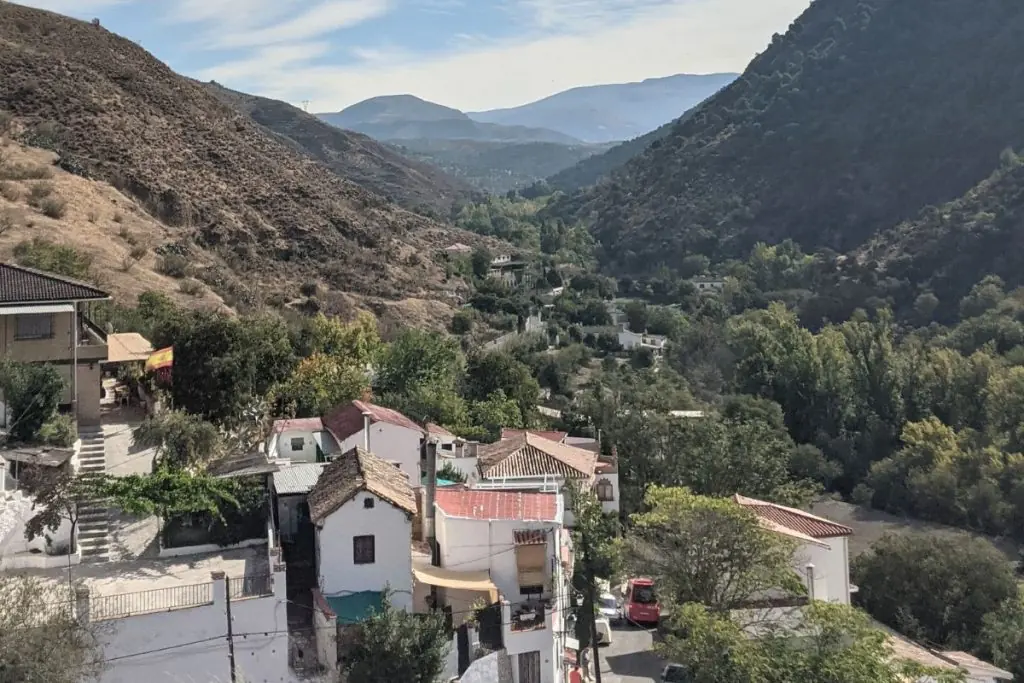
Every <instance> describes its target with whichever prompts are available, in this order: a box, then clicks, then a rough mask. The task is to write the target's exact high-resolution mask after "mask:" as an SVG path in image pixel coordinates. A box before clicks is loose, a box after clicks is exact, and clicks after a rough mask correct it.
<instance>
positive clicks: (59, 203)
mask: <svg viewBox="0 0 1024 683" xmlns="http://www.w3.org/2000/svg"><path fill="white" fill-rule="evenodd" d="M39 210H40V211H42V212H43V215H44V216H49V217H50V218H58V219H60V218H64V214H66V213H67V212H68V203H67V201H66V200H64V199H61V198H60V197H47V198H46V199H44V200H43V201H42V202H41V203H40V204H39Z"/></svg>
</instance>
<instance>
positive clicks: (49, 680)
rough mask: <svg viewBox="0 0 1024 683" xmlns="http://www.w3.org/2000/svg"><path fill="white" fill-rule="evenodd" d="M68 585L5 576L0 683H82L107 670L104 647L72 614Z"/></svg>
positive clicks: (0, 584) (0, 590)
mask: <svg viewBox="0 0 1024 683" xmlns="http://www.w3.org/2000/svg"><path fill="white" fill-rule="evenodd" d="M73 604H74V596H73V595H69V590H68V588H67V586H65V585H63V584H61V585H60V587H58V586H57V585H56V584H46V583H43V582H42V581H41V580H39V579H36V578H33V577H29V576H16V575H10V574H0V681H4V682H5V683H7V682H10V683H81V682H82V681H89V680H95V679H96V678H98V676H99V674H100V672H101V671H102V669H103V662H102V654H103V652H102V647H101V645H100V643H99V640H98V639H97V638H96V634H95V633H93V631H92V629H91V627H90V626H88V625H86V624H83V623H82V622H81V621H79V620H78V619H77V618H76V616H75V614H74V611H73V609H72V605H73Z"/></svg>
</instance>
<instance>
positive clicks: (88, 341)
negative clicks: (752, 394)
mask: <svg viewBox="0 0 1024 683" xmlns="http://www.w3.org/2000/svg"><path fill="white" fill-rule="evenodd" d="M78 321H79V323H81V325H82V329H81V332H80V333H79V335H78V345H79V346H102V345H104V344H106V343H107V333H106V331H104V329H103V328H102V327H100V326H99V325H97V324H96V323H94V322H93V321H92V320H90V319H89V318H88V317H86V316H84V315H79V316H78Z"/></svg>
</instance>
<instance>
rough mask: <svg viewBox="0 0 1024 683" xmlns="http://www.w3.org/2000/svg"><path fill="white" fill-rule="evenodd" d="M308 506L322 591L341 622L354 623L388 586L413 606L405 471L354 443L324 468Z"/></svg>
mask: <svg viewBox="0 0 1024 683" xmlns="http://www.w3.org/2000/svg"><path fill="white" fill-rule="evenodd" d="M308 504H309V513H310V518H311V520H312V522H313V524H314V525H315V529H316V559H317V562H316V564H317V573H318V583H319V589H320V592H321V593H322V594H323V596H324V597H325V598H326V599H327V601H328V602H329V603H330V605H331V608H332V609H333V610H334V612H335V613H336V614H337V617H338V621H339V622H340V623H353V622H356V621H359V620H360V619H361V618H362V616H364V615H365V613H366V611H367V610H368V608H370V607H373V606H374V605H379V604H380V600H381V597H382V595H383V592H384V590H385V589H390V590H391V591H393V592H392V596H391V601H392V604H393V605H394V606H395V607H396V608H400V609H405V610H410V611H411V609H412V533H413V526H412V518H413V515H415V514H416V497H415V495H414V493H413V488H412V486H411V485H410V483H409V481H408V479H407V478H406V476H405V473H404V472H402V471H400V470H399V469H398V468H397V467H396V466H395V465H393V464H391V463H389V462H385V461H384V460H383V459H381V458H379V457H377V456H376V455H374V454H373V453H370V452H369V451H366V450H364V449H363V448H362V447H355V448H352V449H349V450H348V451H346V452H345V453H344V454H342V455H339V456H338V457H337V458H336V459H335V460H334V461H333V462H331V463H330V464H328V465H327V466H326V467H324V469H323V473H322V474H321V475H320V476H319V478H318V480H317V483H316V485H315V486H314V487H313V489H312V490H311V491H310V493H309V497H308Z"/></svg>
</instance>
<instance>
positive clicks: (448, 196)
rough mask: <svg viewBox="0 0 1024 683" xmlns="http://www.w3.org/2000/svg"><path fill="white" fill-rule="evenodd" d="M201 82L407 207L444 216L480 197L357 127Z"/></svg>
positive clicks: (301, 146) (347, 175) (364, 184)
mask: <svg viewBox="0 0 1024 683" xmlns="http://www.w3.org/2000/svg"><path fill="white" fill-rule="evenodd" d="M205 87H206V88H207V89H208V90H209V91H210V92H211V93H213V94H214V96H216V97H217V98H218V99H220V100H221V101H222V102H225V103H226V104H229V105H231V106H232V107H235V108H236V109H238V110H239V111H241V112H243V113H244V114H246V115H247V116H250V117H251V118H252V119H253V120H254V121H256V123H258V124H260V125H261V126H265V127H267V128H268V129H270V130H271V131H273V132H274V133H277V134H278V135H280V136H282V137H283V138H284V139H285V140H286V141H289V142H291V143H294V144H295V145H296V146H297V148H298V149H300V150H301V151H302V152H304V153H306V154H308V155H310V156H311V157H313V158H314V159H316V160H318V161H321V162H323V163H324V164H325V165H326V166H327V167H329V168H330V169H331V170H332V171H334V172H335V173H337V174H338V175H340V176H341V177H343V178H346V179H348V180H351V181H352V182H354V183H356V184H358V185H360V186H362V187H364V188H366V189H367V190H370V191H371V192H374V193H376V194H379V195H381V196H382V197H384V198H386V199H387V200H388V201H393V202H395V203H396V204H398V205H399V206H402V207H404V208H406V209H409V210H410V211H416V212H417V213H424V214H427V215H433V216H444V217H446V216H448V215H449V214H450V213H451V209H452V206H453V205H455V204H457V203H458V204H462V203H465V202H472V201H478V200H479V199H480V198H481V197H480V193H479V191H478V190H476V189H474V188H473V187H472V186H470V185H469V184H468V183H466V182H464V181H461V180H458V179H456V178H454V177H452V176H451V175H449V174H447V173H445V172H444V171H442V170H441V169H439V168H437V167H436V166H433V165H431V164H428V163H423V162H421V161H414V160H412V159H409V158H406V157H404V156H402V155H401V154H399V153H398V152H396V151H395V150H394V149H392V148H391V147H388V146H387V145H383V144H381V143H379V142H377V141H375V140H372V139H370V138H369V137H367V136H366V135H363V134H361V133H355V132H352V131H347V130H341V129H340V128H336V127H335V126H331V125H329V124H327V123H324V122H323V121H321V120H320V119H318V118H317V117H316V116H313V115H312V114H307V113H306V112H304V111H302V110H301V109H299V108H298V107H293V106H292V105H290V104H288V103H287V102H281V101H279V100H272V99H268V98H266V97H257V96H256V95H248V94H246V93H241V92H237V91H235V90H230V89H228V88H225V87H224V86H222V85H220V84H218V83H207V84H205Z"/></svg>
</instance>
